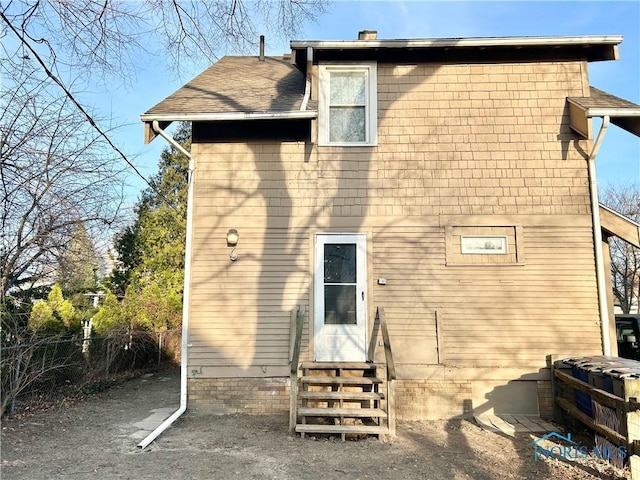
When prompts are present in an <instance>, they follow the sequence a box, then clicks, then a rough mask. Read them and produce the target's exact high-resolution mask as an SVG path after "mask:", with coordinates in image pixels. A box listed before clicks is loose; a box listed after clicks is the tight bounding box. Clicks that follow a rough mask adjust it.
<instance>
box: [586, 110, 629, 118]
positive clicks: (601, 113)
mask: <svg viewBox="0 0 640 480" xmlns="http://www.w3.org/2000/svg"><path fill="white" fill-rule="evenodd" d="M585 114H586V116H587V117H590V118H591V117H605V116H608V117H611V118H620V117H640V108H634V109H631V108H588V109H587V110H586V112H585Z"/></svg>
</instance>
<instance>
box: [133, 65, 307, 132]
mask: <svg viewBox="0 0 640 480" xmlns="http://www.w3.org/2000/svg"><path fill="white" fill-rule="evenodd" d="M304 91H305V77H304V74H303V73H302V72H300V71H299V70H298V69H297V68H296V67H295V66H294V65H292V64H291V62H290V61H289V60H287V59H285V58H283V57H265V58H264V61H260V60H259V58H258V57H247V56H242V57H235V56H234V57H231V56H230V57H223V58H222V59H221V60H220V61H218V62H216V63H215V64H213V65H212V66H211V67H209V68H208V69H206V70H205V71H204V72H202V73H201V74H200V75H198V76H197V77H195V78H194V79H193V80H191V81H190V82H188V83H187V84H186V85H184V86H183V87H181V88H180V89H178V90H177V91H176V92H174V93H173V94H171V95H169V96H168V97H167V98H165V99H164V100H162V101H161V102H160V103H158V104H157V105H155V106H154V107H152V108H151V109H149V110H148V111H147V112H146V113H145V114H144V115H142V120H143V121H151V120H169V121H176V120H196V119H209V118H206V117H209V116H211V117H214V118H215V115H219V114H240V115H243V114H244V115H251V114H276V115H277V114H284V113H288V112H299V111H300V106H301V105H302V100H303V97H304ZM308 110H315V105H314V104H310V105H309V106H308ZM211 119H213V118H211Z"/></svg>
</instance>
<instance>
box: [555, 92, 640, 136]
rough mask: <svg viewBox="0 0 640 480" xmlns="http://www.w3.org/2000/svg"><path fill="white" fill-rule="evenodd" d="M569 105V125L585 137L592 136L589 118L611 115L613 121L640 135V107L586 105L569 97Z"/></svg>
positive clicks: (624, 128)
mask: <svg viewBox="0 0 640 480" xmlns="http://www.w3.org/2000/svg"><path fill="white" fill-rule="evenodd" d="M567 103H568V105H569V125H570V127H571V129H572V130H574V131H575V132H577V133H579V134H580V135H581V136H582V137H583V138H590V131H589V130H590V129H589V120H591V119H592V118H602V117H609V118H610V120H611V123H613V124H614V125H616V126H617V127H620V128H622V129H623V130H626V131H627V132H629V133H632V134H633V135H635V136H637V137H640V107H638V108H616V107H611V108H606V107H588V108H587V107H585V106H583V105H580V103H578V102H576V101H575V100H573V99H572V98H570V97H569V98H567Z"/></svg>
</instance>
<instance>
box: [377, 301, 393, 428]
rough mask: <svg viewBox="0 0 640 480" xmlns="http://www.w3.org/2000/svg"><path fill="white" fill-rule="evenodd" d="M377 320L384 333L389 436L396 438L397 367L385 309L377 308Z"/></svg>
mask: <svg viewBox="0 0 640 480" xmlns="http://www.w3.org/2000/svg"><path fill="white" fill-rule="evenodd" d="M376 320H377V321H378V324H379V325H380V330H381V331H382V343H383V344H384V357H385V361H386V364H387V426H388V427H389V435H391V436H392V437H395V436H396V401H395V387H394V384H395V379H396V366H395V364H394V363H393V353H392V352H391V341H390V340H389V330H388V329H387V317H386V316H385V314H384V308H382V307H377V308H376Z"/></svg>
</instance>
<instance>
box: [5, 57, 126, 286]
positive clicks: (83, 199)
mask: <svg viewBox="0 0 640 480" xmlns="http://www.w3.org/2000/svg"><path fill="white" fill-rule="evenodd" d="M24 68H29V66H28V65H25V66H24ZM14 87H15V88H13V89H10V90H9V89H7V90H3V92H2V93H1V94H0V99H1V100H2V102H1V104H2V108H0V129H1V133H2V137H1V138H0V159H1V160H0V162H1V163H0V199H1V205H2V208H1V210H0V228H1V230H2V233H1V234H0V235H1V236H0V261H1V262H0V267H1V275H0V282H1V283H0V287H1V294H2V298H4V296H5V295H6V293H7V292H8V291H9V290H11V289H22V288H24V287H28V286H32V285H34V284H35V283H37V282H41V281H42V280H43V279H46V278H47V277H49V278H50V279H51V277H50V276H51V274H53V273H54V271H55V266H56V261H57V259H58V258H59V257H60V256H61V255H62V254H63V252H64V250H65V248H66V247H67V245H68V242H69V239H70V238H71V236H72V234H73V233H74V232H75V230H76V229H77V225H78V224H79V223H81V224H83V225H84V226H85V227H86V228H87V229H88V230H89V231H92V230H93V231H94V233H95V232H96V231H99V230H100V229H104V227H105V225H109V224H111V223H112V222H114V220H115V219H116V218H117V214H118V210H119V206H120V202H121V199H122V192H121V190H120V189H119V185H121V184H122V178H120V177H122V173H123V167H122V166H121V165H120V164H119V163H118V162H115V161H114V155H113V153H112V151H111V150H109V149H108V146H107V145H105V143H104V141H103V140H102V138H101V137H100V135H98V134H97V133H96V132H95V131H94V130H93V129H92V128H91V126H90V125H88V124H87V123H86V122H85V120H84V119H83V118H82V116H81V115H79V114H78V112H77V110H76V109H75V108H73V106H72V105H70V102H69V100H68V99H67V98H66V97H65V96H55V95H52V93H51V91H50V89H49V88H47V85H46V83H43V82H41V81H38V80H35V81H33V79H32V78H29V77H28V75H27V76H26V77H25V80H24V81H23V83H22V84H20V85H15V86H14ZM94 238H95V237H94Z"/></svg>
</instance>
